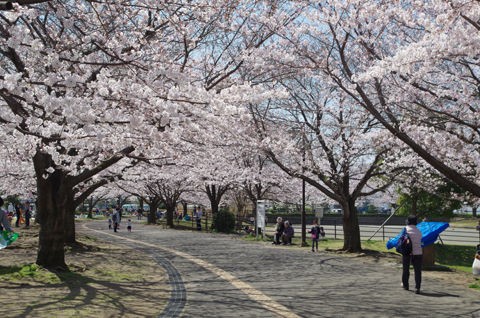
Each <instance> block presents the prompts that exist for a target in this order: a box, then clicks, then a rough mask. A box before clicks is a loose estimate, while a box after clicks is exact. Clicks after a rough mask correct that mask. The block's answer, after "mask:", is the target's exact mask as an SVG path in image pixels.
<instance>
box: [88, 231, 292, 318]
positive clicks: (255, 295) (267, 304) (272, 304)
mask: <svg viewBox="0 0 480 318" xmlns="http://www.w3.org/2000/svg"><path fill="white" fill-rule="evenodd" d="M83 227H84V228H86V229H88V230H90V231H94V232H98V233H101V234H104V235H110V236H113V237H116V238H119V237H118V236H116V235H113V234H110V233H106V232H103V231H99V230H94V229H90V228H87V227H86V224H83ZM122 239H124V240H127V241H131V242H133V243H136V244H143V245H146V246H150V247H154V248H158V249H161V250H164V251H166V252H169V253H172V254H175V255H178V256H180V257H183V258H185V259H187V260H189V261H191V262H193V263H195V264H197V265H199V266H201V267H203V268H205V269H207V270H209V271H210V272H212V273H214V274H215V275H217V276H219V277H220V278H223V279H224V280H226V281H227V282H229V283H230V284H232V285H233V286H235V287H236V288H238V289H239V290H240V291H241V292H243V293H244V294H245V295H247V296H248V297H250V298H251V299H252V300H254V301H256V302H258V303H259V304H260V305H261V306H262V307H264V308H265V309H267V310H268V311H271V312H274V313H276V314H277V315H278V316H279V317H285V318H300V316H298V315H297V314H295V313H293V312H291V311H290V310H289V309H288V308H287V307H285V306H283V305H282V304H280V303H278V302H276V301H275V300H273V299H272V298H270V297H269V296H267V295H265V294H264V293H262V292H261V291H259V290H258V289H255V288H254V287H253V286H252V285H250V284H248V283H245V282H243V281H241V280H240V279H238V278H237V277H235V276H233V275H232V274H230V273H229V272H226V271H224V270H223V269H220V268H218V267H216V266H215V265H213V264H211V263H208V262H206V261H204V260H201V259H199V258H197V257H194V256H192V255H190V254H187V253H183V252H179V251H177V250H174V249H170V248H167V247H162V246H157V245H154V244H150V243H146V242H142V241H136V240H133V239H130V238H127V237H122Z"/></svg>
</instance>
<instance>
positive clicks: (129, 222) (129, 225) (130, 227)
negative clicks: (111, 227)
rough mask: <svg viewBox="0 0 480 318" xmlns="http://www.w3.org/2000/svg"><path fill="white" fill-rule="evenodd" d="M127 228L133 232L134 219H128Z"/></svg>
mask: <svg viewBox="0 0 480 318" xmlns="http://www.w3.org/2000/svg"><path fill="white" fill-rule="evenodd" d="M127 230H128V232H132V220H130V219H128V221H127Z"/></svg>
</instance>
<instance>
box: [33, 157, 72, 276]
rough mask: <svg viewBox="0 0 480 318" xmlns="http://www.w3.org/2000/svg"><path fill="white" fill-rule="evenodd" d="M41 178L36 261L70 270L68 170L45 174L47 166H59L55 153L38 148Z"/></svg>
mask: <svg viewBox="0 0 480 318" xmlns="http://www.w3.org/2000/svg"><path fill="white" fill-rule="evenodd" d="M33 165H34V168H35V175H36V180H37V213H38V214H39V216H40V232H39V237H38V253H37V261H36V263H37V264H38V265H40V266H43V267H46V268H50V269H60V270H67V269H68V267H67V265H66V263H65V248H64V246H65V203H66V201H67V199H66V195H65V191H64V187H65V174H64V173H63V172H62V171H61V170H55V171H54V172H53V173H52V174H49V175H48V177H47V178H45V177H44V176H45V174H46V170H47V169H48V168H50V167H55V163H54V162H53V160H52V157H51V156H50V155H49V154H47V153H44V152H42V151H37V153H36V154H35V156H34V157H33Z"/></svg>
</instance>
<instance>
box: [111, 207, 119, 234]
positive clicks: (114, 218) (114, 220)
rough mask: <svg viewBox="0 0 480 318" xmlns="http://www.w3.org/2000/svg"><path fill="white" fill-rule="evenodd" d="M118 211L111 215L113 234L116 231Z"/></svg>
mask: <svg viewBox="0 0 480 318" xmlns="http://www.w3.org/2000/svg"><path fill="white" fill-rule="evenodd" d="M118 218H119V216H118V211H115V212H114V213H113V215H112V222H113V232H117V229H118Z"/></svg>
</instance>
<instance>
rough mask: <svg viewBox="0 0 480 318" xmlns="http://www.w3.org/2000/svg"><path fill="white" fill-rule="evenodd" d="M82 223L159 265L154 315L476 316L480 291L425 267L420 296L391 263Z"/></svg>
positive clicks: (141, 227)
mask: <svg viewBox="0 0 480 318" xmlns="http://www.w3.org/2000/svg"><path fill="white" fill-rule="evenodd" d="M84 227H86V228H88V229H89V231H91V232H92V234H93V235H95V236H97V237H99V238H101V239H106V240H108V241H110V242H112V243H113V242H115V243H118V244H122V245H126V246H129V247H131V248H136V249H141V250H143V251H144V252H145V253H146V254H147V255H148V256H149V257H152V258H154V259H155V260H156V261H157V262H158V263H159V264H160V265H162V266H163V267H164V268H165V269H166V271H167V273H168V275H169V284H170V286H171V297H170V299H169V300H168V301H167V306H166V307H165V308H163V309H162V308H159V316H158V317H316V316H322V317H404V316H414V317H473V318H480V292H478V291H475V290H471V289H468V288H466V287H465V286H462V285H460V284H452V283H450V282H449V280H445V279H439V278H435V277H429V276H430V275H428V273H427V274H426V275H424V280H423V283H422V294H420V295H416V294H414V293H413V292H411V291H410V292H408V291H404V290H403V289H402V288H401V286H400V276H401V268H400V266H399V265H398V264H396V263H395V262H385V261H381V262H374V261H372V259H370V258H363V257H347V256H342V255H337V254H331V253H322V252H321V253H312V252H310V251H309V249H302V248H299V247H296V246H289V247H284V246H273V245H270V244H262V243H252V242H245V241H243V240H240V239H238V237H237V236H233V235H223V234H208V233H198V232H190V231H175V230H169V229H166V230H164V229H160V228H159V227H156V226H146V225H142V224H140V223H134V224H133V227H134V229H133V231H132V232H131V233H128V232H127V231H126V230H124V229H122V230H121V231H119V232H117V233H113V232H112V231H108V229H107V227H106V225H105V222H101V223H100V222H89V223H85V224H84ZM119 261H121V260H119ZM412 274H413V273H412ZM411 276H412V277H411V279H413V275H411ZM411 284H412V283H411ZM162 310H163V311H162Z"/></svg>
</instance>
